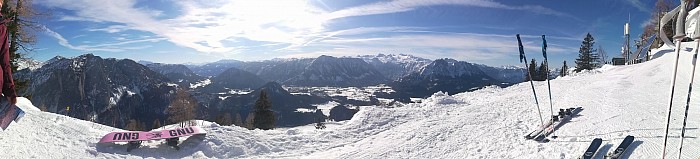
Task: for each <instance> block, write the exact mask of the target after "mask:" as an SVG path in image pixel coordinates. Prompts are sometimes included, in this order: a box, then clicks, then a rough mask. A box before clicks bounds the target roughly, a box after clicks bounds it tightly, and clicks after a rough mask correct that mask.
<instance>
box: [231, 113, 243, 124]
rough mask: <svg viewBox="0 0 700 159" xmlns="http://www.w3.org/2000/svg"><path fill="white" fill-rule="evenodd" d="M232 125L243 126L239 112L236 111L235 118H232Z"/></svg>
mask: <svg viewBox="0 0 700 159" xmlns="http://www.w3.org/2000/svg"><path fill="white" fill-rule="evenodd" d="M233 125H236V126H240V127H245V125H243V119H242V118H241V114H239V113H236V118H234V119H233Z"/></svg>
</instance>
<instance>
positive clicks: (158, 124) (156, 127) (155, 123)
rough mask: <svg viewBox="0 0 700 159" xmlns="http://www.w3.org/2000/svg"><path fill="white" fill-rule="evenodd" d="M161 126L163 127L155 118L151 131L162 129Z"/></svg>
mask: <svg viewBox="0 0 700 159" xmlns="http://www.w3.org/2000/svg"><path fill="white" fill-rule="evenodd" d="M162 126H163V125H162V124H160V120H159V119H157V118H156V120H154V121H153V128H152V129H151V130H153V129H158V128H160V127H162Z"/></svg>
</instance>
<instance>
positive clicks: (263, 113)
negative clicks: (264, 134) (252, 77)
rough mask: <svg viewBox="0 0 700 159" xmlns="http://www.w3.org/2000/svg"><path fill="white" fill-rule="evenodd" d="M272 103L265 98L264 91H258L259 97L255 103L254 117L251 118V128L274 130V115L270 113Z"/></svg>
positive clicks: (265, 93)
mask: <svg viewBox="0 0 700 159" xmlns="http://www.w3.org/2000/svg"><path fill="white" fill-rule="evenodd" d="M271 109H272V103H270V100H269V99H268V98H267V92H265V90H262V91H260V97H258V100H257V101H255V112H254V113H255V117H254V118H253V127H254V128H258V129H262V130H270V129H274V128H275V120H276V119H275V113H274V112H272V110H271Z"/></svg>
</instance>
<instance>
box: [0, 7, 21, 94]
mask: <svg viewBox="0 0 700 159" xmlns="http://www.w3.org/2000/svg"><path fill="white" fill-rule="evenodd" d="M0 17H2V14H0ZM7 22H10V19H3V20H2V21H0V38H1V39H0V41H1V42H2V47H0V69H2V73H0V83H2V94H3V95H4V96H5V97H7V98H17V93H15V82H14V81H13V80H12V67H10V39H9V37H8V32H7V26H6V24H7Z"/></svg>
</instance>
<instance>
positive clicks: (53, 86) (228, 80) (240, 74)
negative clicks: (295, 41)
mask: <svg viewBox="0 0 700 159" xmlns="http://www.w3.org/2000/svg"><path fill="white" fill-rule="evenodd" d="M32 64H34V65H35V66H32ZM36 65H38V66H36ZM25 68H32V69H23V70H20V71H18V72H16V73H15V74H16V75H15V76H17V78H21V79H27V80H30V82H31V83H30V86H29V88H28V89H27V90H26V91H23V92H20V94H21V95H24V96H31V97H32V98H31V101H32V103H34V104H36V105H37V106H39V107H45V108H46V109H47V111H51V112H55V113H60V114H65V115H69V116H73V117H76V118H81V119H86V120H91V121H95V122H99V123H102V124H107V125H114V126H117V127H121V126H124V125H125V124H126V122H127V121H128V120H129V119H132V118H135V119H137V120H140V121H153V120H155V119H158V120H164V119H165V118H166V114H165V113H164V112H165V110H166V109H167V108H168V107H169V106H170V103H171V101H172V100H173V98H174V97H175V92H176V91H177V90H181V89H184V90H187V92H188V93H189V94H191V95H192V96H193V97H194V98H195V99H196V100H197V104H198V105H199V108H198V109H199V111H198V112H202V113H201V114H198V115H199V117H200V118H207V119H210V118H213V117H215V116H217V115H219V114H220V113H224V112H227V113H230V114H237V115H240V116H241V117H243V118H245V117H246V116H247V114H248V113H249V112H250V111H251V110H252V107H253V103H254V101H255V99H257V95H258V94H259V91H262V90H267V91H268V95H270V99H271V100H273V101H272V103H273V105H275V107H273V111H275V113H276V114H277V115H278V117H279V119H280V122H278V126H298V125H304V124H310V123H313V122H315V121H317V120H318V118H319V117H320V115H319V113H320V112H319V111H316V113H304V112H298V111H297V110H298V109H307V110H315V109H316V108H315V107H314V106H312V105H313V104H321V103H325V102H328V101H335V102H338V103H340V104H341V105H346V104H350V105H376V104H377V103H376V102H377V100H376V97H379V98H393V99H397V100H399V101H407V100H406V99H408V98H409V97H425V96H428V95H430V94H432V93H434V92H437V91H443V92H448V93H451V94H453V93H458V92H465V91H471V90H474V89H477V88H481V87H484V86H488V85H498V86H508V85H510V84H513V83H517V82H518V81H522V78H524V76H523V74H522V72H524V69H519V68H496V67H489V66H485V65H477V64H472V63H469V62H464V61H457V60H454V59H437V60H433V61H431V60H428V59H424V58H419V57H415V56H411V55H405V54H400V55H392V54H390V55H384V54H378V55H363V56H358V57H332V56H320V57H317V58H300V59H274V60H266V61H257V62H243V61H236V60H222V61H218V62H213V63H209V64H203V65H182V64H161V63H153V62H147V61H139V62H138V63H137V62H134V61H132V60H129V59H114V58H106V59H105V58H101V57H99V56H94V55H92V54H86V55H81V56H78V57H75V58H65V57H55V58H53V59H51V60H48V61H46V62H28V66H25ZM519 71H522V72H519ZM379 84H387V85H389V86H391V87H392V88H393V89H394V90H396V93H393V94H386V93H384V94H382V93H377V94H375V95H376V97H371V98H372V99H374V100H371V101H357V100H352V99H348V98H342V97H327V96H315V95H292V94H291V93H289V92H287V91H286V90H285V89H284V88H282V85H288V86H299V87H311V86H332V87H363V86H374V85H379ZM241 90H250V91H248V92H247V93H232V92H236V91H239V92H240V91H241ZM243 92H246V91H243ZM337 110H338V111H333V112H341V113H340V114H338V113H336V114H333V112H332V113H331V116H333V117H334V119H336V120H337V119H340V120H342V119H349V116H352V114H354V113H355V112H356V111H352V110H345V111H340V109H337Z"/></svg>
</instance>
